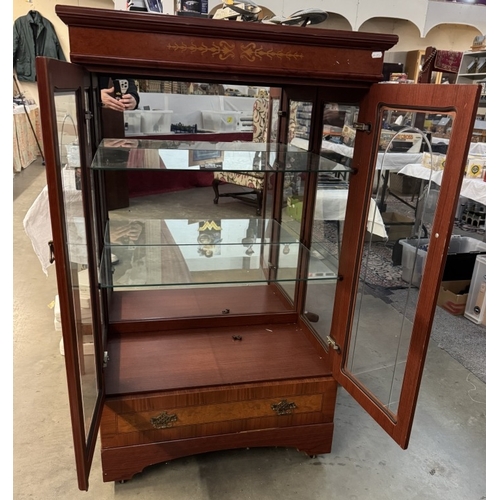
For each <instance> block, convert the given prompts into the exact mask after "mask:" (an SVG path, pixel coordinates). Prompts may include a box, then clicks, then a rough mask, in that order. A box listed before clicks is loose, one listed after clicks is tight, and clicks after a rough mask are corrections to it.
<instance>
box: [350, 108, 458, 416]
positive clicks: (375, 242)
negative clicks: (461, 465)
mask: <svg viewBox="0 0 500 500" xmlns="http://www.w3.org/2000/svg"><path fill="white" fill-rule="evenodd" d="M380 120H381V129H380V130H381V133H380V138H379V152H378V160H377V172H376V175H375V182H374V189H373V196H372V201H373V203H374V205H375V209H376V210H377V211H379V212H381V214H382V220H383V226H382V228H383V229H384V233H385V234H384V235H383V236H382V237H381V236H380V235H377V233H376V231H373V230H372V231H370V230H369V231H368V232H367V234H366V239H365V247H364V252H363V258H362V264H361V274H360V282H359V287H358V294H357V299H356V309H355V317H354V323H353V333H352V336H351V342H350V345H349V349H348V357H347V364H346V366H347V369H348V370H349V372H351V374H352V377H353V378H354V379H356V380H357V382H358V383H359V384H362V385H364V386H365V387H367V388H368V390H369V391H370V392H371V393H372V395H374V396H375V397H376V398H377V399H378V400H379V401H380V402H381V405H382V406H383V407H384V408H385V409H386V411H388V412H389V414H390V415H391V416H392V418H394V419H396V418H397V409H398V404H399V399H400V392H401V384H402V381H403V376H404V373H405V368H406V359H407V355H408V347H409V343H410V339H411V335H412V329H413V321H414V314H415V306H416V303H417V300H418V295H419V293H420V291H421V290H420V288H419V287H420V281H421V279H422V274H423V272H424V268H425V264H426V259H425V256H426V253H427V249H428V245H429V243H430V240H429V235H430V234H431V233H432V222H433V215H434V211H435V208H436V203H437V199H438V197H439V192H440V190H439V182H438V179H439V178H440V175H442V169H444V168H445V155H444V154H441V153H439V152H437V151H444V152H445V151H446V147H447V146H446V145H447V142H448V138H449V137H450V134H451V126H452V123H453V115H452V114H450V115H445V116H443V115H439V116H436V115H426V114H423V113H415V112H413V111H408V110H395V109H383V110H382V112H381V116H380ZM415 124H421V126H422V127H423V129H419V128H417V127H415ZM431 137H432V138H431ZM375 220H376V219H374V221H373V222H372V224H373V225H375V224H376V222H375ZM368 226H369V228H370V222H369V224H368ZM372 227H374V226H372Z"/></svg>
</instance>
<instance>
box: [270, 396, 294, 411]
mask: <svg viewBox="0 0 500 500" xmlns="http://www.w3.org/2000/svg"><path fill="white" fill-rule="evenodd" d="M296 408H297V405H296V404H295V403H294V402H293V401H291V402H288V401H287V400H286V399H282V400H281V401H280V402H279V403H276V404H273V405H271V409H272V410H273V411H275V412H276V413H277V414H278V415H291V414H292V413H293V410H295V409H296Z"/></svg>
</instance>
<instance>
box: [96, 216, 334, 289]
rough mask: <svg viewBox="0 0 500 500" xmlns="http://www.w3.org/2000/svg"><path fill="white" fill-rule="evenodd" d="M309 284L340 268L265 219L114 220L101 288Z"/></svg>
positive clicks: (323, 278) (102, 261)
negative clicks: (311, 280)
mask: <svg viewBox="0 0 500 500" xmlns="http://www.w3.org/2000/svg"><path fill="white" fill-rule="evenodd" d="M111 255H113V259H112V257H111ZM116 259H118V262H117V263H115V264H112V260H116ZM301 263H308V269H307V272H305V271H301V270H300V269H301ZM307 279H314V280H318V279H320V280H331V279H337V269H336V265H335V264H334V263H332V262H330V261H328V259H324V258H318V253H317V252H313V254H310V251H309V250H308V249H307V248H306V247H304V246H303V245H301V244H300V242H299V240H298V239H297V238H296V237H294V236H293V235H292V234H290V233H289V232H288V231H287V230H286V229H285V228H284V227H282V226H280V225H279V224H278V223H276V222H275V221H272V220H262V219H227V220H217V221H216V220H209V221H202V220H199V221H198V220H196V221H193V220H187V219H175V220H163V219H158V220H155V219H153V220H133V221H126V220H111V221H109V224H108V227H107V231H106V238H105V247H104V252H103V256H102V260H101V269H100V283H101V286H102V287H103V288H115V289H121V288H134V289H135V288H142V287H149V288H151V287H161V288H169V287H176V286H183V287H184V286H192V285H196V286H199V285H218V286H220V285H230V284H232V285H234V284H241V285H250V284H258V283H270V282H297V281H303V280H307Z"/></svg>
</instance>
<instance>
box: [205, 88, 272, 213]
mask: <svg viewBox="0 0 500 500" xmlns="http://www.w3.org/2000/svg"><path fill="white" fill-rule="evenodd" d="M268 115H269V99H268V98H267V97H259V98H258V99H256V100H255V103H254V106H253V141H252V142H267V124H268ZM260 160H261V157H260V153H259V152H256V153H255V158H254V163H253V168H254V169H255V170H256V171H255V172H245V173H240V172H215V173H214V179H213V181H212V187H213V189H214V192H215V198H214V203H215V204H216V205H217V204H218V203H219V198H221V197H225V196H230V197H232V198H235V199H240V200H241V201H245V202H247V203H250V204H252V205H254V206H256V211H257V215H261V214H262V205H263V200H264V188H265V185H266V173H265V172H261V171H260V170H259V169H260ZM220 184H232V185H234V186H240V189H238V191H230V192H222V193H221V192H220V191H219V186H220Z"/></svg>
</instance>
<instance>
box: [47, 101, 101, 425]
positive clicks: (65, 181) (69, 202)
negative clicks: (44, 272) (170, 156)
mask: <svg viewBox="0 0 500 500" xmlns="http://www.w3.org/2000/svg"><path fill="white" fill-rule="evenodd" d="M87 105H88V103H87ZM55 107H56V113H57V116H58V133H59V136H58V137H59V144H60V160H61V164H60V168H61V179H62V194H63V199H64V206H63V207H62V210H63V211H64V216H65V221H66V237H67V244H68V258H69V266H70V269H71V272H70V273H69V277H70V279H71V290H72V298H71V299H72V304H73V314H72V316H73V318H74V325H73V332H74V334H75V336H76V338H75V345H77V346H78V364H79V368H80V383H81V388H82V406H83V413H84V415H83V418H84V422H85V431H86V433H87V435H88V432H89V429H90V425H91V422H92V416H93V414H94V410H95V405H96V402H97V395H98V390H97V379H96V365H95V363H96V358H95V353H94V346H93V318H92V309H91V305H90V292H89V274H88V270H87V265H88V259H87V255H88V254H87V240H86V234H85V223H84V212H83V201H82V184H81V161H80V145H79V142H78V121H77V111H76V110H77V103H76V96H75V94H73V93H59V94H56V95H55ZM65 355H66V356H70V355H71V353H65Z"/></svg>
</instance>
